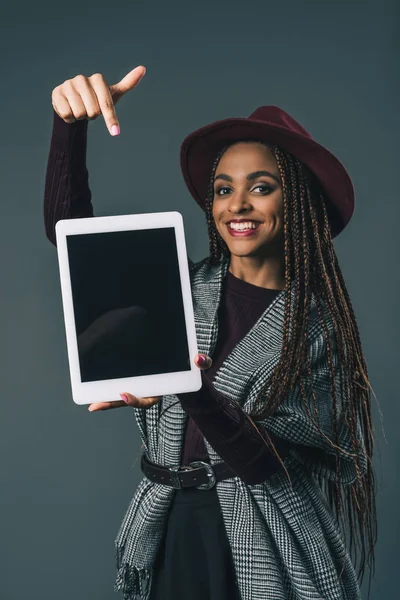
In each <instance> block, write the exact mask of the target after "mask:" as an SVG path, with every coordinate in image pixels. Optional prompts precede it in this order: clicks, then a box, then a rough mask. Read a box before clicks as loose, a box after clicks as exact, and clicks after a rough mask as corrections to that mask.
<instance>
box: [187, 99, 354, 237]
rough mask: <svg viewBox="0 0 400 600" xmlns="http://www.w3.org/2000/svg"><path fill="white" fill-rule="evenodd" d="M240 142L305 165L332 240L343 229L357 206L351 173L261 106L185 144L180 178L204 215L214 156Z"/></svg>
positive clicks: (287, 119) (274, 109)
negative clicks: (323, 203)
mask: <svg viewBox="0 0 400 600" xmlns="http://www.w3.org/2000/svg"><path fill="white" fill-rule="evenodd" d="M241 140H255V141H256V140H257V141H260V140H261V141H265V142H269V143H271V144H274V145H276V146H278V147H280V148H282V149H283V150H286V151H287V152H290V153H291V154H292V155H293V156H295V157H296V158H297V159H298V160H299V161H301V162H302V163H303V164H304V165H306V167H307V168H308V169H309V170H310V171H311V172H312V173H313V174H314V175H315V177H316V179H317V180H318V181H319V183H320V184H321V186H322V188H323V191H324V192H325V194H324V195H325V198H326V200H327V212H328V219H329V222H330V228H331V233H332V237H335V236H337V235H338V234H339V233H340V232H341V231H342V230H343V229H344V228H345V227H346V225H347V224H348V222H349V221H350V219H351V216H352V214H353V212H354V204H355V200H354V189H353V184H352V182H351V179H350V176H349V174H348V173H347V171H346V169H345V168H344V166H343V165H342V163H341V162H340V161H339V160H338V159H337V158H336V156H334V155H333V154H332V153H331V152H330V151H329V150H327V149H326V148H325V147H324V146H322V145H321V144H319V143H318V142H316V141H315V140H314V139H313V138H312V137H311V135H310V134H309V133H308V131H306V130H305V129H304V127H303V126H302V125H300V123H298V121H296V120H295V119H294V118H293V117H291V116H290V115H289V114H288V113H287V112H285V111H284V110H282V109H281V108H279V107H278V106H260V107H259V108H257V109H256V110H255V111H254V112H253V113H252V114H251V115H250V116H249V117H244V118H228V119H223V120H222V121H215V122H214V123H211V124H210V125H206V126H205V127H201V128H200V129H197V130H196V131H194V132H193V133H191V134H189V135H188V136H187V137H186V138H185V139H184V140H183V142H182V145H181V155H180V160H181V169H182V173H183V177H184V180H185V182H186V185H187V187H188V188H189V191H190V193H191V194H192V196H193V198H194V199H195V200H196V202H197V203H198V204H199V205H200V207H201V208H202V209H203V210H205V208H206V198H207V192H208V185H209V181H210V177H211V170H212V166H213V163H214V160H215V158H216V155H217V154H218V152H219V151H220V150H222V148H223V147H224V146H226V145H229V144H232V143H234V142H239V141H241Z"/></svg>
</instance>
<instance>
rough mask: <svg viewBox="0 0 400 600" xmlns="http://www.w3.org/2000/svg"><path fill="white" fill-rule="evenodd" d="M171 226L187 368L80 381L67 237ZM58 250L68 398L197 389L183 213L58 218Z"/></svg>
mask: <svg viewBox="0 0 400 600" xmlns="http://www.w3.org/2000/svg"><path fill="white" fill-rule="evenodd" d="M166 227H169V228H170V227H173V228H174V230H175V239H176V249H177V256H178V265H179V274H180V281H181V289H182V298H183V307H184V316H185V325H186V333H187V339H188V347H189V357H190V370H187V371H181V372H175V373H161V374H158V375H145V376H139V377H124V378H121V379H108V380H107V379H105V380H99V381H90V382H82V380H81V375H80V366H79V354H78V340H77V334H76V329H75V316H74V307H73V297H72V286H71V278H70V266H69V259H68V247H67V236H71V235H82V234H88V233H89V234H90V233H106V232H115V231H133V230H138V229H160V228H166ZM55 230H56V240H57V253H58V263H59V272H60V284H61V295H62V304H63V311H64V324H65V333H66V341H67V353H68V361H69V371H70V381H71V388H72V397H73V400H74V402H75V403H76V404H80V405H83V404H91V403H93V402H110V401H111V402H112V401H118V400H121V398H120V395H119V394H120V393H123V392H129V393H131V394H133V395H134V396H137V397H147V396H165V395H168V394H178V393H184V392H194V391H197V390H199V389H200V388H201V383H202V382H201V372H200V369H199V368H198V367H197V366H196V365H195V364H194V357H195V355H196V354H197V352H198V347H197V338H196V328H195V321H194V312H193V301H192V293H191V285H190V277H189V266H188V258H187V252H186V243H185V234H184V228H183V218H182V215H181V214H180V213H179V212H177V211H169V212H159V213H143V214H129V215H118V216H105V217H85V218H78V219H62V220H60V221H58V222H57V224H56V228H55Z"/></svg>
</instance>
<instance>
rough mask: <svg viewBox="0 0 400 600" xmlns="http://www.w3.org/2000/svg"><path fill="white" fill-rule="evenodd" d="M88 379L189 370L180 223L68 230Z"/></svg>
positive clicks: (82, 356) (84, 377) (80, 350)
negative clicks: (178, 237)
mask: <svg viewBox="0 0 400 600" xmlns="http://www.w3.org/2000/svg"><path fill="white" fill-rule="evenodd" d="M67 248H68V257H69V267H70V277H71V287H72V298H73V306H74V316H75V325H76V334H77V339H78V353H79V364H80V370H81V380H82V382H88V381H99V380H104V379H119V378H122V377H137V376H141V375H154V374H159V373H173V372H178V371H189V370H190V357H189V349H188V340H187V334H186V325H185V316H184V308H183V299H182V290H181V280H180V276H179V266H178V256H177V249H176V240H175V230H174V227H164V228H158V229H144V230H143V229H140V230H133V231H116V232H107V233H88V234H80V235H67Z"/></svg>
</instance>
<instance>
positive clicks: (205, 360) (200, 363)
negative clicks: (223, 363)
mask: <svg viewBox="0 0 400 600" xmlns="http://www.w3.org/2000/svg"><path fill="white" fill-rule="evenodd" d="M194 363H195V365H196V367H199V369H201V370H202V371H205V370H206V369H209V368H210V367H211V365H212V358H211V357H210V356H207V354H196V356H195V357H194Z"/></svg>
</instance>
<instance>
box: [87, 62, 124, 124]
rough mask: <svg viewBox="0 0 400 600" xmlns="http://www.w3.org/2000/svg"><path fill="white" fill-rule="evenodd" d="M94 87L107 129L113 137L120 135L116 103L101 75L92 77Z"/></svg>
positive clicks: (96, 74)
mask: <svg viewBox="0 0 400 600" xmlns="http://www.w3.org/2000/svg"><path fill="white" fill-rule="evenodd" d="M90 80H91V84H92V87H93V89H94V91H95V94H96V96H97V101H98V103H99V107H100V110H101V114H102V115H103V117H104V121H105V123H106V126H107V129H108V131H109V132H110V134H111V135H118V134H119V122H118V119H117V113H116V112H115V106H114V101H113V99H112V96H111V92H110V88H109V87H108V85H107V84H106V82H105V81H104V77H103V75H101V73H95V74H94V75H92V76H91V77H90Z"/></svg>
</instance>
